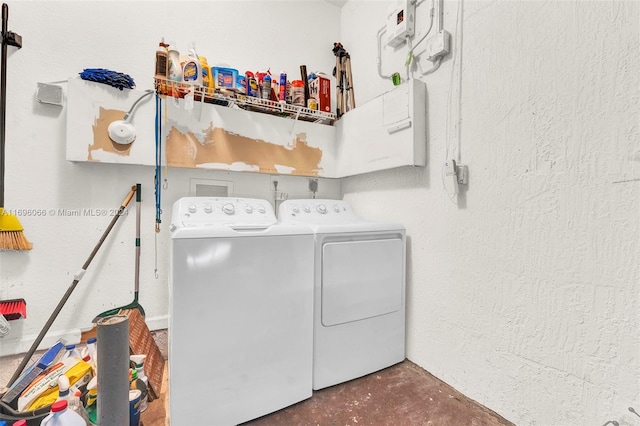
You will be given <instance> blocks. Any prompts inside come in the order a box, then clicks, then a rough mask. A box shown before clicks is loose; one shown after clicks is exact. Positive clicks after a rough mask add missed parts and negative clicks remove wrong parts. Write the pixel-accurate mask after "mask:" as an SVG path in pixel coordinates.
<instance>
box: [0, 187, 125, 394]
mask: <svg viewBox="0 0 640 426" xmlns="http://www.w3.org/2000/svg"><path fill="white" fill-rule="evenodd" d="M135 192H136V186H135V185H134V186H132V187H131V191H130V192H129V194H128V195H127V198H125V200H124V201H123V202H122V204H121V205H120V208H119V209H118V213H117V214H116V215H115V216H114V217H113V219H111V223H109V226H107V229H105V230H104V232H103V233H102V237H100V241H98V244H96V246H95V247H94V248H93V251H92V252H91V254H90V255H89V258H87V260H86V262H84V265H82V272H81V273H79V274H78V275H80V276H77V277H76V278H75V279H74V280H73V282H72V283H71V285H70V286H69V288H68V289H67V292H66V293H65V294H64V296H63V297H62V299H60V302H58V306H56V308H55V309H54V310H53V313H52V314H51V316H50V317H49V319H48V320H47V322H46V324H45V325H44V327H42V330H41V331H40V334H38V337H36V340H35V341H34V342H33V344H32V345H31V348H29V351H28V352H27V353H26V355H25V356H24V358H23V359H22V362H21V363H20V365H19V366H18V368H17V369H16V371H15V373H13V376H12V377H11V379H9V382H8V383H7V387H11V385H13V383H14V382H15V381H16V380H17V379H18V377H20V375H21V374H22V372H23V371H24V368H25V367H26V365H27V363H28V362H29V361H30V360H31V357H32V356H33V353H34V352H35V351H36V349H38V346H39V345H40V343H41V342H42V339H44V336H45V335H46V334H47V331H49V328H51V325H52V324H53V322H54V321H55V320H56V317H57V316H58V314H59V313H60V311H61V310H62V307H63V306H64V304H65V303H66V302H67V300H68V299H69V297H70V296H71V293H73V290H74V289H75V288H76V285H78V282H80V280H81V279H82V275H84V272H85V271H86V270H87V268H88V267H89V264H90V263H91V261H92V260H93V258H94V257H95V255H96V253H98V250H99V249H100V246H102V243H103V242H104V240H105V239H106V238H107V235H109V232H111V229H112V228H113V226H114V225H115V224H116V222H117V221H118V218H120V216H121V215H122V212H124V210H125V209H126V208H127V205H129V202H130V201H131V199H132V198H133V195H134V194H135Z"/></svg>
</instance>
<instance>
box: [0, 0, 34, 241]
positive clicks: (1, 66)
mask: <svg viewBox="0 0 640 426" xmlns="http://www.w3.org/2000/svg"><path fill="white" fill-rule="evenodd" d="M8 20H9V6H7V4H6V3H3V4H2V55H1V57H0V91H2V93H0V250H31V247H32V244H31V243H30V242H29V240H27V237H25V236H24V234H23V231H24V229H23V228H22V225H21V224H20V221H19V220H18V218H17V217H16V216H15V215H12V214H9V213H7V212H6V210H5V208H4V152H5V149H4V145H5V127H6V117H7V111H6V106H7V46H14V47H17V48H18V49H20V48H21V47H22V37H20V36H19V35H18V34H15V33H13V32H11V31H7V21H8Z"/></svg>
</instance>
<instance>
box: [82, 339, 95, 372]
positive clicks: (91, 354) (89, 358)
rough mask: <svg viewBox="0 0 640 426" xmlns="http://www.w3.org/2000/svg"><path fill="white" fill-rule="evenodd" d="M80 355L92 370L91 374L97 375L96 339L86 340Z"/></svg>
mask: <svg viewBox="0 0 640 426" xmlns="http://www.w3.org/2000/svg"><path fill="white" fill-rule="evenodd" d="M82 355H84V356H83V357H82V359H83V360H85V361H86V362H88V363H89V365H91V368H93V373H94V374H98V339H96V338H95V337H90V338H89V339H87V343H86V345H85V347H84V351H83V352H82Z"/></svg>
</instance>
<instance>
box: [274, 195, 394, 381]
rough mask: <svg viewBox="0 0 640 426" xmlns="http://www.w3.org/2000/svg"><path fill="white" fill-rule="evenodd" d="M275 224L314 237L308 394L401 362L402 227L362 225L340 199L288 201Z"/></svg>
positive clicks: (280, 208) (376, 223) (360, 219)
mask: <svg viewBox="0 0 640 426" xmlns="http://www.w3.org/2000/svg"><path fill="white" fill-rule="evenodd" d="M278 220H279V222H280V223H281V224H301V225H308V226H310V227H311V228H312V229H313V232H314V235H315V267H314V276H315V278H314V282H315V284H314V287H315V289H314V342H313V388H314V389H316V390H317V389H322V388H325V387H327V386H332V385H335V384H338V383H342V382H345V381H347V380H351V379H355V378H357V377H361V376H363V375H366V374H369V373H372V372H374V371H378V370H380V369H383V368H385V367H389V366H391V365H393V364H396V363H398V362H401V361H403V360H404V359H405V273H406V243H405V241H406V240H405V228H404V227H403V226H402V225H398V224H392V223H379V222H371V221H366V220H364V219H362V218H360V217H358V216H356V215H355V214H354V212H353V210H352V209H351V207H350V206H349V204H348V203H346V202H345V201H339V200H320V199H313V200H287V201H284V202H283V203H282V204H281V205H280V207H279V209H278Z"/></svg>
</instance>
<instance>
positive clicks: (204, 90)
mask: <svg viewBox="0 0 640 426" xmlns="http://www.w3.org/2000/svg"><path fill="white" fill-rule="evenodd" d="M154 80H155V89H156V92H157V93H159V94H160V95H163V96H167V97H174V98H181V99H186V98H187V97H188V96H193V101H194V102H204V103H209V104H214V105H221V106H226V107H229V108H236V109H244V110H247V111H253V112H260V113H264V114H270V115H276V116H280V117H284V118H293V119H295V120H302V121H309V122H313V123H318V124H326V125H331V124H333V123H334V122H335V121H336V114H334V113H330V112H324V111H318V110H314V109H310V108H306V107H303V106H299V105H293V104H289V103H284V102H274V101H271V100H268V99H262V98H257V97H253V96H246V95H244V94H242V93H238V92H235V91H232V90H225V91H224V92H223V91H222V90H221V89H211V88H208V87H203V86H199V85H195V84H191V83H185V82H176V81H171V80H167V79H162V78H155V79H154Z"/></svg>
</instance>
